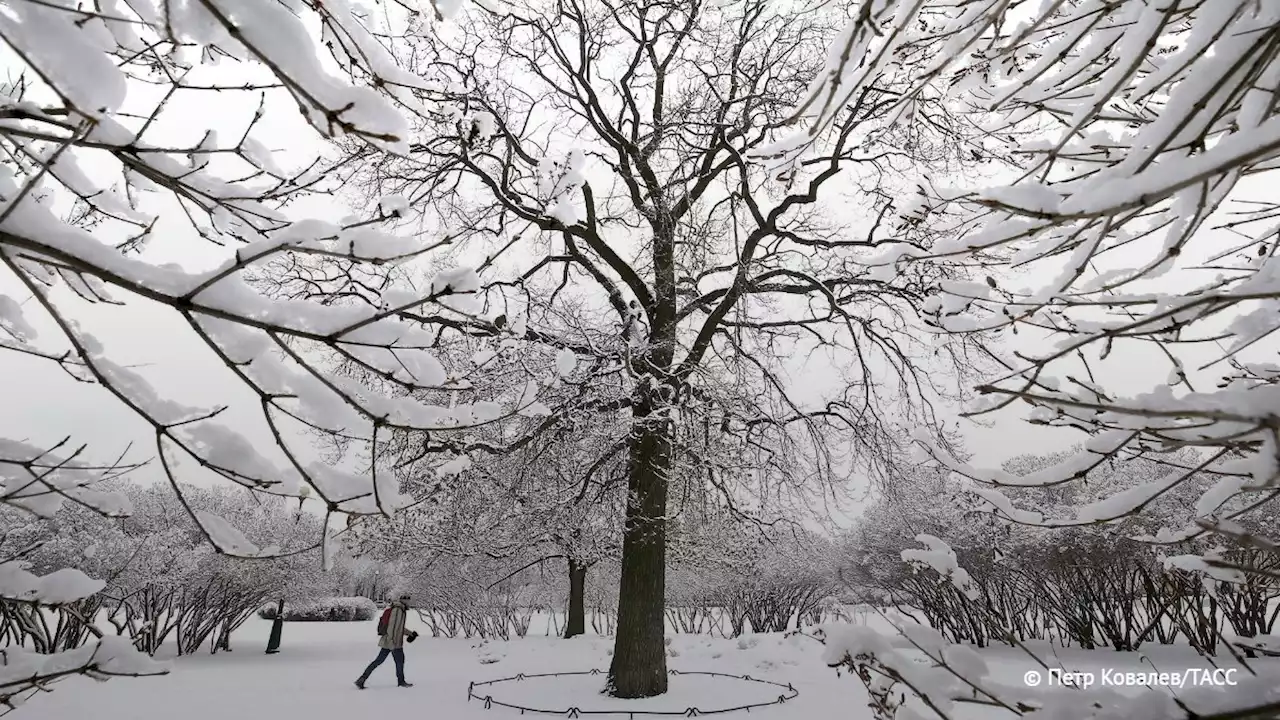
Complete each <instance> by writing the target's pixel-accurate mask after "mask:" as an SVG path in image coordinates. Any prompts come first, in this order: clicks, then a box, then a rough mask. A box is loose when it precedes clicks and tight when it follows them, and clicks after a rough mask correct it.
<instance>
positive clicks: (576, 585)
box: [564, 558, 587, 640]
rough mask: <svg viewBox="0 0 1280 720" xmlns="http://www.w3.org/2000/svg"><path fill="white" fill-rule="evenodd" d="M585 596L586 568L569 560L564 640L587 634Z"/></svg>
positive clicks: (575, 561)
mask: <svg viewBox="0 0 1280 720" xmlns="http://www.w3.org/2000/svg"><path fill="white" fill-rule="evenodd" d="M586 594H587V566H586V565H583V564H581V563H579V562H578V561H577V560H574V559H573V558H569V613H568V617H567V618H566V619H565V624H564V637H565V639H566V640H567V639H569V638H571V637H576V636H578V635H582V634H585V633H586V632H587V611H586Z"/></svg>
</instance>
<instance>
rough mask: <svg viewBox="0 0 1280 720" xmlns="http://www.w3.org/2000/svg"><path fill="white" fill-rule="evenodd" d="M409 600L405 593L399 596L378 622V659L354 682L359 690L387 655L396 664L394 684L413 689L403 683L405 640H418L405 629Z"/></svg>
mask: <svg viewBox="0 0 1280 720" xmlns="http://www.w3.org/2000/svg"><path fill="white" fill-rule="evenodd" d="M410 599H411V598H410V597H409V595H408V594H407V593H406V594H403V595H401V596H400V599H399V600H396V601H395V602H393V603H391V605H390V606H389V607H388V608H387V609H386V611H384V612H383V613H382V617H381V618H380V619H379V620H378V635H379V637H378V648H379V650H378V657H376V658H374V659H373V662H371V663H369V667H367V668H365V669H364V674H362V675H361V676H360V678H359V679H357V680H356V687H358V688H360V689H361V690H363V689H364V684H365V683H366V682H368V680H369V676H370V675H372V674H373V671H374V670H377V669H378V666H379V665H381V664H382V663H384V662H386V660H387V656H388V655H390V656H391V659H392V660H394V661H395V663H396V684H397V685H399V686H400V687H413V683H410V682H405V679H404V643H405V640H406V639H407V640H408V641H409V642H413V641H414V640H417V639H418V633H416V632H414V631H412V630H410V629H408V628H407V627H405V622H406V621H407V620H408V619H409V600H410Z"/></svg>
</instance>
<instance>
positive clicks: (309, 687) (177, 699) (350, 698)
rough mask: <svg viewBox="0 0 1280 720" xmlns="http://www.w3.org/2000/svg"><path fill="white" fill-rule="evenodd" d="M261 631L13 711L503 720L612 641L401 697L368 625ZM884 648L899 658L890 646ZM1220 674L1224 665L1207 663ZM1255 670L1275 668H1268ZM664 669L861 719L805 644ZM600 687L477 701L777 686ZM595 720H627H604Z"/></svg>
mask: <svg viewBox="0 0 1280 720" xmlns="http://www.w3.org/2000/svg"><path fill="white" fill-rule="evenodd" d="M269 631H270V623H269V622H267V621H263V620H260V619H258V618H256V617H255V618H254V619H252V620H250V621H249V622H248V623H247V624H246V625H245V627H244V628H242V629H241V630H240V631H239V632H237V633H236V635H235V637H234V638H233V641H232V647H233V648H234V651H233V652H231V653H219V654H218V655H213V656H210V655H204V654H201V655H196V656H192V657H185V658H181V659H177V660H175V661H174V662H173V666H172V673H171V674H170V675H168V676H165V677H158V678H140V679H133V678H120V679H115V680H111V681H110V682H106V683H95V682H93V681H90V680H87V679H85V678H80V677H76V678H71V679H68V680H66V681H64V682H62V683H59V684H58V685H57V686H56V688H55V691H54V692H53V693H51V694H46V695H43V696H41V697H38V698H33V699H32V700H31V702H30V703H29V705H28V707H26V708H23V709H21V710H20V711H19V715H18V717H19V720H21V718H22V717H27V718H31V719H32V720H81V719H82V718H94V720H170V719H171V718H173V717H181V718H182V719H183V720H249V719H251V718H272V719H273V720H350V719H351V718H371V717H404V718H410V717H411V718H415V719H416V718H422V719H431V718H440V719H442V720H446V719H447V720H502V718H514V717H520V713H519V712H518V711H516V710H511V709H505V708H500V707H496V706H495V707H493V708H491V709H489V710H485V709H484V708H483V704H482V703H481V702H479V701H474V700H473V701H471V702H468V701H467V686H468V683H471V682H481V681H486V680H494V679H498V678H506V677H511V676H514V675H516V674H518V673H526V674H535V673H555V672H576V671H585V670H590V669H591V668H599V669H600V670H602V671H603V670H606V669H607V668H608V666H609V653H610V650H611V646H612V639H611V638H604V637H597V636H583V637H579V638H575V639H573V640H562V639H559V638H548V637H543V636H541V635H531V636H529V637H527V638H524V639H519V640H512V641H510V642H483V641H480V640H474V639H472V640H467V639H440V638H431V637H429V636H425V635H424V636H423V637H422V638H421V639H419V640H418V641H417V642H416V643H413V644H411V645H408V646H407V647H406V655H407V660H406V675H407V677H408V679H409V681H410V682H412V683H414V684H415V687H413V688H411V689H400V688H397V687H395V675H394V671H393V665H392V663H391V661H390V660H388V661H387V662H386V663H385V664H384V665H383V666H382V667H380V668H378V670H377V672H375V673H374V675H373V677H372V679H371V680H370V682H369V686H368V689H367V690H365V691H363V692H361V691H359V690H357V689H356V688H355V687H354V686H353V685H352V681H353V680H354V679H355V677H356V676H357V675H358V674H359V673H360V670H361V669H362V668H363V667H364V666H365V665H366V664H367V663H368V662H369V661H370V660H372V659H373V656H374V655H375V653H376V652H377V647H376V636H375V632H374V622H372V621H371V622H355V623H288V624H286V625H285V630H284V643H283V647H282V651H281V652H280V653H279V654H277V655H266V654H264V653H263V650H264V648H265V647H266V638H267V634H268V633H269ZM893 644H894V645H895V647H898V648H902V647H904V642H903V641H902V640H901V639H898V638H894V642H893ZM1032 649H1033V650H1035V651H1037V652H1038V653H1040V655H1041V657H1043V658H1045V659H1046V660H1047V661H1049V664H1050V665H1051V666H1055V665H1056V666H1061V667H1066V668H1069V669H1072V670H1081V671H1094V672H1100V671H1101V670H1102V669H1103V668H1108V667H1110V668H1116V669H1124V670H1129V671H1147V672H1150V671H1152V670H1153V669H1156V670H1160V671H1180V670H1183V669H1186V668H1190V667H1198V668H1205V667H1210V664H1209V662H1208V661H1206V660H1204V659H1202V658H1199V657H1197V656H1196V655H1195V653H1194V651H1192V650H1191V649H1190V648H1188V647H1185V646H1171V647H1159V648H1153V650H1152V651H1151V652H1149V653H1115V652H1110V651H1082V650H1077V649H1065V650H1064V649H1061V648H1058V649H1053V648H1049V647H1048V646H1047V644H1038V645H1033V646H1032ZM980 652H981V654H982V656H983V658H984V659H985V660H986V661H987V663H988V665H989V667H990V668H991V671H992V674H993V675H996V676H998V677H1000V678H1002V679H1004V680H1006V681H1009V682H1014V681H1018V679H1019V678H1021V676H1022V674H1023V673H1024V672H1026V671H1027V670H1028V669H1031V668H1033V667H1035V666H1034V665H1033V664H1032V663H1031V662H1030V660H1029V659H1028V658H1027V657H1026V656H1025V655H1023V654H1021V653H1020V652H1019V651H1017V650H1014V649H1010V648H1004V647H1001V648H988V649H983V650H981V651H980ZM1217 662H1218V663H1219V664H1221V665H1223V666H1224V667H1227V666H1234V663H1231V662H1230V660H1229V659H1226V658H1219V659H1218V660H1217ZM1252 662H1254V663H1255V666H1269V668H1268V669H1270V670H1280V662H1277V661H1276V660H1273V659H1265V660H1257V661H1252ZM668 665H669V667H671V668H674V669H676V670H680V671H702V672H717V673H725V674H729V675H750V676H752V677H753V678H758V679H762V680H769V681H772V682H777V683H784V684H786V683H790V684H792V685H793V686H794V687H795V689H796V690H797V691H798V692H799V696H798V697H797V698H795V699H794V700H792V701H790V702H787V703H786V704H783V705H776V706H770V707H765V708H757V709H754V710H752V711H751V712H750V713H749V714H748V713H746V712H742V713H734V714H732V717H739V716H741V717H748V716H749V717H752V718H765V719H766V720H767V719H768V718H776V719H778V720H784V719H785V720H865V719H866V718H868V717H869V712H868V710H867V709H866V701H867V698H866V693H865V692H864V690H863V688H862V685H861V683H859V682H858V681H857V680H856V679H855V678H851V677H849V676H848V675H844V676H838V675H837V673H836V672H835V671H834V670H832V669H831V668H828V667H826V666H825V665H823V663H822V648H821V647H820V646H819V645H818V644H817V643H816V642H815V641H813V640H812V639H810V638H807V637H801V636H792V637H783V636H781V635H777V634H770V635H747V636H743V637H741V638H735V639H723V638H711V637H707V636H696V635H675V636H673V637H672V639H671V642H670V644H669V645H668ZM603 680H604V676H603V674H602V675H600V676H570V677H559V678H528V679H526V680H524V681H521V682H514V681H513V682H509V683H498V684H494V685H488V686H481V687H479V688H477V692H476V694H477V695H480V696H483V695H485V694H488V695H491V696H492V697H493V698H494V699H495V700H499V701H502V702H508V703H512V704H519V705H524V706H527V707H538V708H543V709H558V710H563V709H567V708H569V707H578V708H580V709H582V710H587V709H598V710H613V709H615V708H616V709H623V708H626V709H636V710H650V711H654V710H657V711H668V712H669V711H679V712H683V711H684V710H685V709H687V708H688V707H697V708H699V709H700V710H702V711H706V710H711V709H715V708H717V707H736V706H741V705H745V704H749V703H754V702H761V701H767V700H771V699H775V698H776V695H777V694H778V693H777V691H778V690H780V688H776V687H774V686H772V685H767V684H756V683H746V682H740V681H735V680H732V679H728V678H707V677H699V676H681V675H673V676H672V678H671V685H670V691H669V692H668V693H667V694H666V695H664V696H662V697H658V698H650V699H647V700H641V701H622V700H617V699H614V698H609V697H606V696H604V695H601V694H600V693H599V689H600V687H601V685H602V684H603ZM957 716H958V717H959V718H966V719H974V720H977V719H982V718H994V717H998V716H999V715H998V714H996V713H993V712H992V711H989V710H985V709H982V708H975V707H960V708H959V709H958V713H957ZM603 717H625V716H622V715H618V716H603Z"/></svg>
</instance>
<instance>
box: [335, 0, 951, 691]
mask: <svg viewBox="0 0 1280 720" xmlns="http://www.w3.org/2000/svg"><path fill="white" fill-rule="evenodd" d="M846 20H847V18H846V17H845V16H844V15H842V14H841V12H839V11H836V10H833V9H832V8H831V7H829V6H827V5H826V4H816V5H814V6H812V7H806V6H804V5H803V3H796V4H794V5H788V6H785V7H782V6H778V5H776V4H774V3H768V2H763V1H762V0H743V1H738V2H701V1H698V0H694V1H692V2H688V1H682V2H667V1H665V0H642V1H640V2H625V3H624V2H610V1H607V0H600V1H596V0H593V1H591V2H586V1H582V2H579V1H578V0H561V1H556V2H551V1H548V2H516V3H512V4H508V5H504V6H503V8H502V9H500V10H490V9H477V10H476V11H475V12H474V13H472V14H471V15H470V17H469V18H468V19H467V20H466V21H464V22H462V23H461V24H460V26H459V27H458V28H456V29H455V30H456V31H455V32H451V33H450V34H448V35H447V36H440V37H438V38H435V37H433V38H423V39H421V41H420V42H418V43H417V47H416V48H415V49H414V51H413V55H412V58H410V59H409V60H408V62H410V64H411V66H413V67H415V68H416V69H417V70H419V71H421V72H424V73H429V74H431V75H433V76H435V77H442V78H451V79H452V80H453V81H454V84H453V87H455V88H457V89H456V91H450V90H442V91H440V92H438V93H436V94H435V95H434V99H435V100H437V101H438V107H437V112H436V114H435V115H434V117H433V121H432V122H428V123H426V124H425V125H424V126H423V128H422V130H423V132H422V137H423V139H422V140H421V141H420V142H418V143H416V144H415V145H414V146H413V148H412V153H411V156H410V158H409V159H408V160H404V159H389V158H387V157H385V156H382V155H375V154H372V153H368V152H366V151H364V150H359V151H357V154H356V156H355V158H354V159H357V160H364V162H359V163H356V164H355V165H357V166H358V167H360V172H361V177H360V178H359V180H360V182H361V183H363V186H364V187H366V188H375V189H376V192H378V193H383V192H395V193H399V194H401V195H402V196H404V197H405V198H407V200H408V201H409V204H410V206H412V207H413V208H414V209H415V210H419V211H421V212H422V213H423V214H424V218H423V222H424V223H425V224H426V225H427V226H429V227H431V226H437V225H438V226H443V227H447V228H449V231H450V233H453V234H456V235H457V236H458V240H457V242H456V245H457V246H458V247H460V248H463V250H462V252H463V253H466V252H471V253H473V254H474V256H475V257H474V259H475V261H476V263H478V264H479V267H480V270H479V272H480V275H481V282H480V289H479V291H478V295H479V297H481V298H483V300H484V302H486V303H487V306H486V308H485V310H484V312H479V313H474V314H472V315H470V316H468V317H465V318H459V317H457V316H454V317H452V318H451V319H449V320H448V323H450V324H451V326H452V327H455V328H456V329H458V330H459V332H463V333H466V334H468V335H470V336H473V337H479V336H488V337H492V338H495V341H498V340H501V341H503V342H511V341H515V342H517V343H531V344H536V345H543V346H549V347H559V348H566V349H571V350H572V351H573V352H575V353H577V354H580V355H586V356H589V357H591V358H592V359H593V361H596V362H600V363H605V364H609V365H611V366H612V367H616V368H618V369H619V370H620V371H622V372H623V373H624V376H625V377H626V378H627V381H628V386H627V387H628V393H627V395H626V397H625V398H624V399H623V401H622V407H621V408H620V410H622V411H624V412H626V413H627V414H628V415H629V420H628V427H629V434H628V436H627V438H626V441H627V447H626V457H627V466H626V467H627V482H628V489H629V498H630V499H629V502H628V506H627V516H626V523H625V531H624V540H623V559H622V575H621V588H620V598H621V600H620V606H619V609H618V633H617V639H616V647H615V650H614V655H613V663H612V666H611V668H610V676H609V687H610V689H611V692H613V693H614V694H615V695H617V696H620V697H645V696H652V695H656V694H660V693H662V692H664V691H665V690H666V687H667V673H666V667H665V655H664V651H663V628H664V625H663V594H664V584H665V581H664V578H665V575H664V573H665V564H664V561H665V549H666V517H667V515H668V489H669V484H670V482H671V478H672V477H673V476H674V475H676V468H675V467H674V465H675V464H676V463H677V462H678V461H677V460H676V459H675V458H676V457H677V455H679V450H680V445H681V443H682V442H683V441H682V438H683V437H686V436H687V434H688V433H690V432H692V430H691V428H702V429H703V430H704V431H705V432H707V433H712V432H714V433H716V434H718V435H719V436H720V438H721V445H722V447H725V448H733V453H732V457H728V456H727V455H728V453H726V454H725V455H722V456H721V457H717V458H698V457H697V456H696V455H693V454H692V453H690V454H687V456H688V457H692V458H694V460H693V462H699V463H701V464H703V465H705V466H706V468H707V476H708V480H709V481H711V482H714V483H719V484H720V485H721V486H722V487H724V488H725V492H724V498H725V500H726V501H731V502H741V501H742V499H743V498H749V500H747V501H746V502H745V505H744V508H743V512H751V513H757V514H758V513H759V512H761V511H762V510H766V511H767V509H768V508H769V507H775V508H776V507H777V505H776V503H778V502H780V501H781V500H780V492H779V487H778V486H779V485H781V486H785V488H786V489H789V490H797V491H802V490H804V489H805V488H812V487H821V486H822V484H823V481H831V480H835V479H840V478H843V477H844V476H845V474H846V473H847V472H849V471H850V468H851V467H852V466H854V465H857V466H860V467H861V468H864V469H870V470H872V471H875V470H877V469H881V468H883V467H884V466H885V465H886V464H889V463H892V462H894V461H895V460H896V457H897V447H898V440H899V438H900V437H901V436H902V435H903V434H904V432H903V431H902V430H901V428H900V426H899V425H898V422H899V421H910V422H912V423H914V424H916V425H924V426H927V427H933V426H934V425H935V424H936V423H935V421H936V418H935V417H934V415H933V411H932V406H931V405H930V400H931V399H933V398H935V397H936V396H937V394H938V392H939V390H940V388H938V387H935V386H934V385H935V384H934V383H933V382H931V381H930V379H929V377H927V376H926V375H925V374H924V373H922V372H921V371H922V369H925V368H927V367H928V366H927V363H929V362H935V361H934V360H933V359H932V358H933V357H935V353H936V351H937V350H938V349H939V348H935V347H930V346H927V345H926V344H924V343H920V342H917V341H916V340H915V339H914V337H915V335H913V333H914V332H915V330H916V329H917V324H916V323H915V322H914V319H915V309H916V307H917V306H918V305H919V303H920V301H921V299H922V298H923V296H924V295H925V294H926V292H927V291H928V290H929V288H930V287H932V286H933V285H934V284H936V283H937V282H938V281H939V280H940V279H942V278H944V277H945V276H946V274H947V273H948V272H950V271H944V270H942V269H940V267H939V266H936V265H935V266H930V267H929V268H927V271H926V272H918V273H917V272H911V271H906V272H901V273H896V274H895V273H887V274H886V273H874V272H870V271H868V269H867V267H866V266H865V264H864V263H863V260H864V257H865V253H867V252H868V251H869V250H871V249H873V248H874V247H875V246H876V245H877V243H878V242H879V237H880V235H881V234H883V233H885V232H889V230H890V228H892V229H893V231H894V233H895V237H896V238H897V239H906V241H907V242H912V243H916V244H918V246H919V247H921V248H922V249H924V248H927V247H928V246H929V244H930V243H931V241H932V239H931V238H930V237H929V234H928V233H927V232H926V231H925V230H924V229H923V228H922V227H921V226H919V225H915V224H913V223H912V222H911V219H910V217H909V214H910V210H911V208H909V207H906V206H905V205H903V204H901V203H898V202H896V201H895V200H896V199H895V195H898V194H900V193H902V192H910V191H912V190H913V189H914V186H912V185H910V184H908V183H907V181H906V178H907V173H910V172H914V171H916V170H919V169H921V168H927V169H928V170H929V171H931V172H950V171H955V170H957V169H958V165H959V162H960V159H961V158H965V159H968V158H969V157H971V155H972V148H970V147H969V146H968V144H967V143H968V133H967V132H966V131H965V130H964V129H963V127H964V126H963V125H962V124H960V123H958V122H957V121H956V120H955V119H954V117H953V116H952V115H951V114H949V113H948V111H947V108H946V107H945V105H944V103H943V101H942V99H941V98H942V97H943V96H942V93H940V92H939V93H922V94H920V95H919V96H918V97H917V98H916V101H915V103H914V104H913V108H914V112H915V116H914V118H912V119H910V120H909V121H897V120H901V119H900V118H892V120H895V121H894V122H890V121H888V120H889V119H886V117H885V116H884V109H885V108H886V107H889V106H891V105H893V104H895V103H897V102H898V96H897V92H898V90H897V86H896V83H897V76H896V75H895V74H894V73H890V72H886V73H883V74H882V75H881V76H880V77H879V78H878V80H877V82H874V83H872V84H871V85H870V86H868V87H867V89H866V91H865V92H863V93H862V94H861V95H859V96H858V97H857V98H854V99H853V100H852V101H851V102H850V103H848V105H847V106H846V107H844V108H842V109H841V111H840V113H839V118H838V120H837V122H836V123H834V126H833V129H831V131H830V137H831V142H830V143H829V145H828V146H827V148H826V149H825V150H824V151H823V153H822V154H821V155H820V156H814V157H811V158H809V159H808V160H806V161H805V162H804V163H802V164H799V165H797V166H796V167H795V168H793V170H792V171H791V172H789V173H788V174H787V175H786V176H784V177H778V176H771V175H769V174H767V173H765V172H763V171H762V170H761V169H760V168H759V167H758V166H755V165H753V164H752V163H751V162H749V161H748V159H747V158H748V156H749V155H750V154H751V153H753V152H754V151H756V150H758V149H760V148H763V147H766V146H767V145H768V144H770V143H771V142H772V141H774V140H775V139H776V138H777V136H778V128H779V124H780V123H781V122H782V121H783V120H784V119H785V118H786V117H787V114H788V113H789V112H790V109H791V108H792V107H794V106H795V104H796V103H798V102H799V101H800V99H801V98H802V97H803V96H804V95H805V93H806V91H807V89H808V87H809V85H810V81H811V79H812V77H813V76H814V74H815V73H816V72H817V71H818V70H819V69H820V68H821V67H822V66H823V63H824V61H825V60H826V51H827V46H828V44H829V43H830V42H831V41H832V40H833V39H834V37H835V33H836V31H837V30H838V29H839V27H841V26H842V25H843V24H844V22H845V21H846ZM905 77H906V76H905V75H904V78H905ZM820 198H827V199H829V200H830V201H831V202H826V203H824V202H821V201H820ZM840 208H846V209H848V211H849V212H847V213H845V217H839V215H840V212H839V210H840ZM904 214H905V215H907V216H906V217H904V216H903V215H904ZM477 248H483V250H482V251H477ZM919 267H923V266H919ZM423 320H424V321H426V322H438V323H443V322H445V321H444V320H443V319H441V318H423ZM926 349H927V350H928V351H929V356H928V358H926V356H925V352H924V350H926ZM941 349H942V350H943V351H944V352H943V353H942V357H944V358H945V359H946V361H947V362H948V363H950V364H952V365H964V364H966V363H967V362H968V360H967V358H966V357H965V356H963V355H962V354H960V353H953V352H952V348H941ZM814 354H820V355H822V356H824V357H825V358H826V359H827V360H828V361H829V362H830V363H831V364H832V365H834V366H835V367H836V368H838V371H837V373H836V374H838V375H839V378H838V379H835V380H833V383H832V384H833V387H832V388H831V392H830V394H829V395H828V396H827V398H826V399H825V400H824V401H823V402H819V403H814V402H812V401H806V399H805V398H804V397H803V393H797V384H796V383H795V381H794V378H792V377H791V376H790V373H792V372H794V371H796V370H798V369H800V368H801V367H803V362H804V358H805V356H809V355H814ZM935 367H938V366H935ZM935 377H936V376H935ZM804 389H811V388H802V390H804ZM890 404H892V405H893V406H894V408H893V411H892V412H890V411H886V409H885V408H886V407H887V406H889V405H890ZM833 439H834V440H836V441H837V442H838V443H840V444H839V445H837V444H836V443H834V442H832V440H833ZM842 449H843V450H842ZM846 451H849V452H846ZM815 480H817V482H816V483H815V482H813V481H815ZM730 485H732V487H730ZM793 496H794V494H793Z"/></svg>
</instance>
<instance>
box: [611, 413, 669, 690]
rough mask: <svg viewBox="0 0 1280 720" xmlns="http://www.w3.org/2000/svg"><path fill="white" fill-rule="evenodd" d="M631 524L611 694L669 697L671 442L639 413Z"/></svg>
mask: <svg viewBox="0 0 1280 720" xmlns="http://www.w3.org/2000/svg"><path fill="white" fill-rule="evenodd" d="M635 420H636V423H635V425H634V428H635V429H634V430H633V433H634V434H633V435H632V438H631V448H630V463H629V465H630V467H629V470H628V473H629V475H630V477H629V478H628V483H627V484H628V489H629V491H630V499H629V501H628V502H627V520H626V525H625V527H624V529H623V538H622V578H621V582H620V583H619V586H618V631H617V635H616V636H615V638H614V645H613V662H612V664H611V665H610V666H609V685H608V689H609V692H610V694H612V695H614V696H615V697H621V698H642V697H652V696H654V695H661V694H662V693H664V692H666V691H667V656H666V646H665V644H664V643H663V636H664V632H663V630H664V628H665V615H664V613H663V609H664V608H663V606H664V595H665V593H666V550H667V525H666V511H667V479H668V476H669V470H670V464H671V442H670V438H669V436H668V433H669V430H668V429H667V427H666V425H665V421H664V420H661V419H658V418H654V417H651V416H649V412H648V408H637V410H636V411H635Z"/></svg>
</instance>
